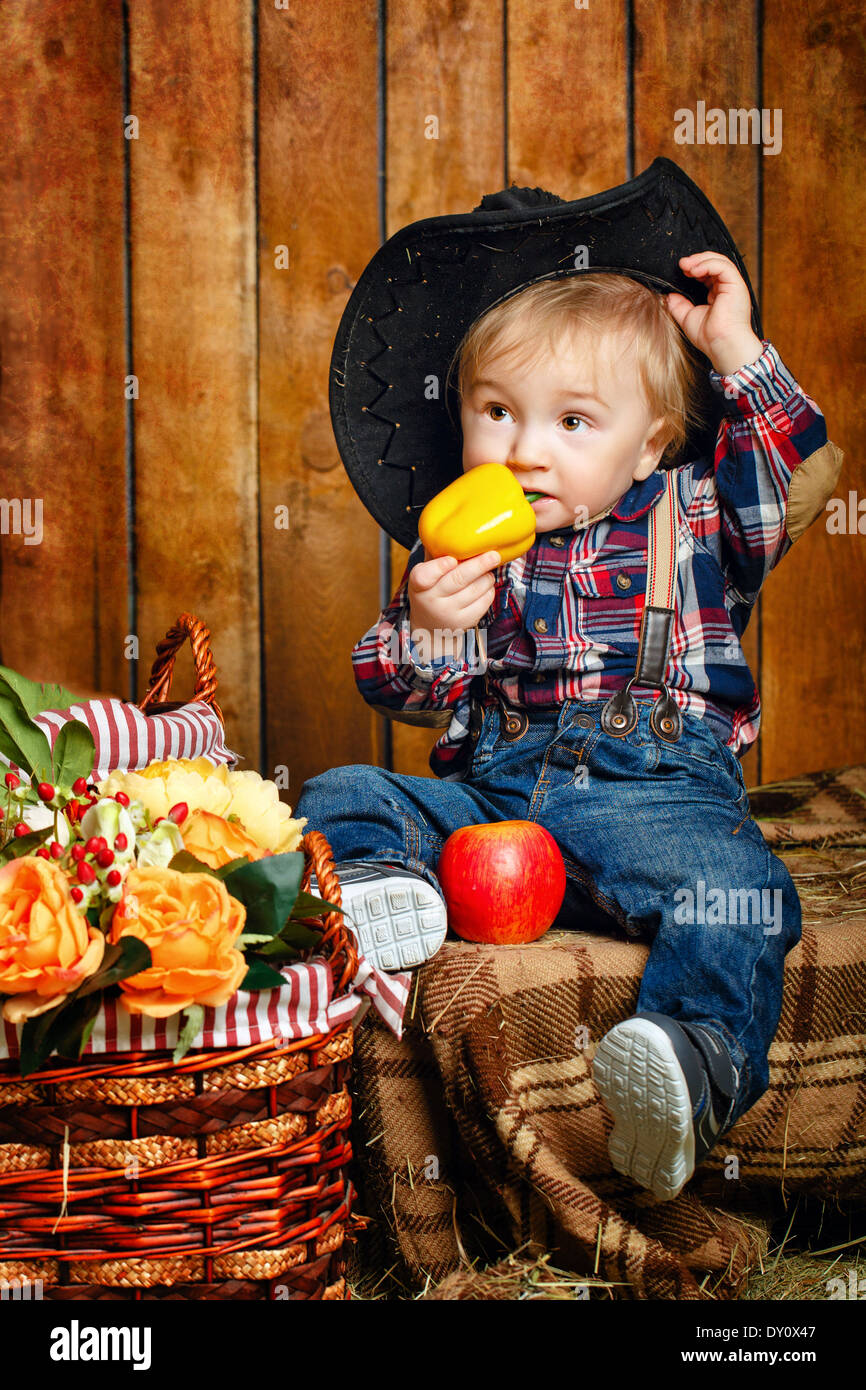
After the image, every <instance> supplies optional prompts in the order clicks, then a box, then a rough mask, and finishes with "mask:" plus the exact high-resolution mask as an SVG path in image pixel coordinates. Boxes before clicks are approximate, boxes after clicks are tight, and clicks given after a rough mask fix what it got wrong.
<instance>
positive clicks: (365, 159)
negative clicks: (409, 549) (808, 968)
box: [0, 0, 866, 803]
mask: <svg viewBox="0 0 866 1390" xmlns="http://www.w3.org/2000/svg"><path fill="white" fill-rule="evenodd" d="M859 10H860V7H859V6H858V4H857V3H856V0H836V3H834V4H833V5H832V6H831V5H830V4H829V3H821V0H818V3H814V4H812V5H810V6H809V8H808V12H802V11H795V12H793V13H792V12H791V10H790V7H783V6H782V5H781V4H780V3H779V0H763V3H762V5H760V6H756V5H755V4H753V3H752V0H733V2H732V3H731V4H730V5H726V6H723V7H720V6H708V5H706V4H705V3H703V0H676V3H673V0H671V3H663V4H652V3H650V2H649V0H629V3H619V4H614V5H601V4H598V3H596V0H585V2H584V3H583V4H579V3H575V0H356V3H353V4H351V5H350V4H348V3H346V2H345V0H317V3H316V4H315V5H313V4H302V3H300V0H276V3H272V0H259V3H256V0H227V2H226V3H225V4H221V5H219V6H199V5H193V4H192V3H191V0H150V2H149V3H148V4H147V5H129V6H126V7H124V6H123V5H122V4H121V3H120V0H93V3H92V4H91V5H90V6H89V7H88V13H87V15H86V16H85V15H82V14H79V13H77V11H76V7H74V6H69V5H65V4H62V3H60V0H46V3H43V4H40V5H38V6H36V5H33V4H29V3H26V0H9V2H8V3H7V4H6V5H5V6H4V7H3V18H2V28H3V58H2V65H3V73H2V76H3V81H2V84H0V112H2V129H3V131H4V142H3V148H2V151H0V169H2V181H3V198H2V208H0V219H2V220H0V276H2V284H3V300H4V305H3V312H2V322H0V335H2V336H0V351H2V368H3V376H2V387H0V448H2V453H0V496H2V497H4V498H6V499H10V498H22V497H29V498H32V499H37V498H38V499H41V502H42V505H43V515H44V527H43V533H44V534H43V540H42V543H41V544H40V545H27V544H25V543H24V538H23V537H22V536H20V535H14V534H8V535H5V534H4V535H2V536H0V661H2V662H4V663H6V664H8V665H11V666H13V667H16V668H18V669H20V670H23V671H25V672H27V673H28V674H33V675H40V676H50V677H52V678H54V679H58V680H61V681H64V682H65V683H67V684H69V685H70V686H72V687H73V688H77V689H90V690H101V691H114V692H116V693H118V694H121V695H124V696H127V695H135V694H136V693H137V694H138V695H140V694H141V693H142V691H143V688H144V682H145V678H146V672H147V666H148V664H149V660H150V655H151V653H152V649H153V646H154V644H155V642H156V641H157V639H158V638H159V636H160V635H161V634H162V632H163V631H164V630H165V628H166V627H167V626H168V625H169V624H170V623H171V622H172V621H173V619H174V617H175V616H176V614H177V613H178V612H179V611H181V610H182V609H184V608H189V609H192V610H193V611H199V612H200V613H201V615H202V616H203V617H204V618H205V619H206V620H207V621H208V622H209V623H210V625H211V627H212V629H213V632H214V647H215V654H216V659H217V663H218V666H219V670H220V675H221V685H220V699H221V703H222V705H223V709H224V710H225V711H226V714H227V719H228V732H229V739H230V741H231V742H232V744H233V745H234V746H235V747H236V748H237V749H238V750H239V751H241V752H243V753H244V754H245V756H246V759H247V765H248V766H254V767H259V768H260V769H261V770H262V771H263V772H264V773H265V774H266V775H270V776H275V775H276V776H277V777H278V780H281V782H283V783H285V782H286V781H287V782H288V788H287V792H286V793H284V794H286V795H287V797H288V799H289V800H290V801H291V802H292V803H294V802H295V801H296V800H297V797H298V794H299V792H300V789H301V786H302V784H303V782H304V780H305V779H306V778H307V777H309V776H312V775H314V774H315V773H316V772H319V771H322V770H323V769H324V768H326V767H328V766H333V765H340V764H344V763H351V762H390V764H391V765H392V766H394V767H395V768H397V769H398V770H401V771H407V772H414V773H419V774H421V775H429V768H428V764H427V758H428V754H429V749H430V747H431V745H432V743H433V741H434V739H435V737H436V734H435V732H432V731H425V730H418V729H410V728H408V727H407V726H405V725H400V724H394V725H391V726H389V727H388V731H387V733H386V726H385V723H384V721H383V720H382V719H381V717H380V716H378V715H375V714H373V713H372V712H371V711H370V710H369V708H368V707H367V706H366V705H365V704H364V703H363V701H361V699H360V697H359V696H358V695H357V693H356V691H355V685H354V680H353V677H352V670H351V663H350V659H349V653H350V650H351V647H352V645H353V643H354V642H355V641H356V640H357V639H358V637H359V636H360V635H361V633H362V632H363V631H364V630H365V629H366V628H367V627H368V626H369V625H370V623H372V622H373V620H374V619H375V617H376V614H377V612H378V611H379V608H380V605H381V599H382V595H383V592H384V593H385V595H386V596H387V594H390V593H391V592H392V591H393V589H394V588H395V587H396V584H397V582H398V580H399V578H400V576H401V574H402V572H403V569H404V566H405V562H406V551H405V550H403V549H402V548H401V547H399V546H397V545H396V544H394V543H389V544H388V545H386V546H385V547H383V546H382V536H381V532H380V531H379V528H378V527H377V526H376V524H375V523H374V522H373V520H372V519H371V518H370V517H369V515H368V514H367V513H366V511H365V510H364V508H363V507H362V505H361V504H360V502H359V500H358V498H357V497H356V496H355V494H354V492H353V490H352V488H351V485H350V484H349V482H348V479H347V477H346V475H345V473H344V471H343V469H342V467H341V466H340V463H339V459H338V456H337V452H336V448H335V445H334V441H333V436H332V433H331V430H330V422H329V417H328V405H327V372H328V362H329V357H330V350H331V344H332V341H333V337H334V333H335V331H336V327H337V323H338V322H339V318H340V314H341V312H342V310H343V307H344V305H345V303H346V301H347V299H348V296H349V294H350V292H351V288H352V286H353V284H354V283H355V281H356V280H357V277H358V276H359V274H360V273H361V271H362V269H363V267H364V265H365V264H366V262H367V261H368V259H369V258H370V256H371V255H372V254H373V252H374V250H375V249H376V246H377V245H378V244H379V242H380V240H381V238H382V236H383V235H389V234H391V233H392V232H394V231H395V230H397V228H399V227H400V226H402V225H404V224H405V223H406V222H408V221H412V220H415V219H417V218H420V217H426V216H431V215H436V214H439V213H445V212H453V211H458V210H464V209H468V208H470V207H472V206H474V205H475V204H476V203H477V202H478V201H479V200H480V198H481V196H482V194H483V193H485V192H490V191H493V190H495V189H498V188H501V187H503V186H504V185H505V184H506V183H508V182H512V181H513V182H515V183H518V184H529V185H533V186H534V185H540V186H542V187H547V188H550V189H551V190H553V191H554V192H557V193H559V194H560V195H561V196H563V197H565V198H576V197H580V196H583V195H586V194H590V193H593V192H595V191H598V190H599V189H602V188H606V187H610V186H612V185H613V184H616V183H619V182H622V181H624V180H625V179H626V178H628V177H630V176H631V175H632V174H634V173H637V172H640V170H642V169H643V168H645V167H646V166H647V165H648V164H649V163H650V162H651V160H652V159H653V158H654V157H655V156H656V155H657V154H666V155H668V156H670V157H671V158H673V159H675V160H676V161H677V162H678V163H679V164H681V165H682V166H683V167H684V168H685V169H686V171H687V172H688V173H689V174H690V175H691V176H692V177H694V178H695V179H696V181H697V182H698V183H699V184H700V185H701V186H702V187H704V188H705V189H706V191H707V193H708V195H709V197H710V198H711V199H712V200H713V201H714V202H715V203H716V205H717V206H718V207H719V209H720V211H721V212H722V214H723V216H724V217H725V219H726V221H727V222H728V224H729V226H730V227H731V230H732V232H733V234H734V236H735V238H736V239H737V241H738V244H739V245H740V247H741V249H742V250H743V253H744V255H745V258H746V261H747V263H748V265H749V267H750V270H751V272H752V275H753V280H754V283H755V285H756V288H757V289H758V293H759V297H760V298H761V301H762V308H763V313H764V323H765V332H766V333H767V335H768V336H769V337H770V338H771V339H772V340H773V341H774V342H776V343H777V344H778V346H779V348H780V351H781V353H782V356H783V359H784V360H785V361H786V363H787V364H788V365H789V366H790V367H791V369H792V370H793V371H794V374H795V375H796V376H798V377H800V378H801V379H802V381H803V384H804V385H805V387H806V389H807V390H808V391H809V393H810V394H811V395H813V396H814V398H815V399H816V400H817V401H818V403H819V404H820V405H821V406H822V408H823V409H824V411H825V413H826V414H827V416H828V421H829V424H830V433H831V438H833V439H834V440H835V442H836V443H838V444H839V445H840V447H842V448H843V449H844V450H845V453H846V456H847V463H846V469H845V472H844V473H843V477H842V479H841V480H840V484H839V487H838V489H837V492H838V493H839V495H840V496H844V497H845V498H846V499H847V496H848V492H849V490H850V491H853V492H854V493H855V503H856V500H858V499H863V498H864V497H866V477H864V472H863V464H862V461H861V460H862V457H863V453H864V450H863V447H862V443H861V436H862V430H863V426H862V424H861V423H860V419H859V417H858V413H857V405H858V404H859V400H858V398H859V395H860V392H861V389H862V386H861V380H860V377H861V375H862V362H863V344H862V330H861V327H860V324H861V320H860V316H859V310H858V305H859V303H860V302H861V301H862V297H863V292H864V280H866V270H864V258H863V255H862V249H863V234H862V230H861V228H862V226H863V225H864V206H863V192H862V178H861V177H860V162H861V160H860V156H861V155H862V143H861V140H860V135H859V131H858V128H857V125H856V122H855V119H854V114H853V113H855V112H856V111H857V110H858V101H859V96H858V93H859V91H860V90H861V87H862V82H863V78H864V66H866V64H864V33H863V21H862V18H861V15H860V13H859ZM699 100H702V101H705V102H706V104H707V106H712V105H716V106H721V107H722V108H725V109H727V108H728V107H729V106H736V107H751V106H754V107H758V108H761V107H764V108H767V109H769V110H773V109H776V108H778V109H780V110H781V111H782V113H783V143H782V151H781V153H779V154H778V155H773V156H765V155H762V153H761V150H760V148H759V147H755V146H734V145H716V146H710V145H700V144H695V145H688V146H684V145H678V144H676V143H675V140H674V128H675V121H674V112H675V111H676V110H677V109H679V108H683V107H688V108H691V109H693V110H694V109H695V106H696V103H697V102H698V101H699ZM129 114H134V115H135V116H136V118H137V120H138V130H137V138H136V139H124V118H125V117H127V116H128V115H129ZM430 116H436V117H437V120H438V131H437V137H438V138H430V132H431V125H430V122H429V121H428V117H430ZM281 248H284V250H283V251H281ZM128 373H133V374H134V376H135V378H136V381H137V392H138V394H137V397H136V398H135V399H134V400H133V401H132V402H131V404H130V402H128V401H127V400H126V397H125V390H124V380H125V377H126V376H127V374H128ZM864 510H866V508H864ZM864 525H866V522H864ZM385 556H387V557H388V564H387V565H386V566H384V567H383V560H384V558H385ZM864 581H866V544H864V539H863V536H862V535H861V534H857V533H856V532H854V533H851V532H848V533H843V534H838V535H837V534H831V533H830V532H829V531H828V530H827V527H826V525H824V524H823V521H822V520H819V521H818V522H817V523H816V524H815V525H814V526H813V527H812V529H811V530H810V531H809V532H808V534H807V535H806V536H805V537H804V538H803V539H802V540H801V541H800V542H798V544H797V546H795V547H794V550H793V551H792V553H791V555H790V556H789V557H787V558H786V560H785V562H784V566H783V567H780V569H779V570H778V571H776V572H775V573H774V574H773V575H771V576H770V579H769V581H768V583H767V585H766V588H765V590H764V593H763V595H762V598H761V600H760V604H759V608H758V610H757V612H756V615H755V617H754V618H753V621H752V623H751V625H750V628H749V631H748V633H747V655H748V657H749V660H750V663H751V664H752V668H753V670H754V672H755V674H756V677H757V678H758V681H759V685H760V687H761V690H762V694H763V699H764V723H763V729H762V735H761V739H760V741H759V745H758V749H757V750H753V751H752V752H751V753H750V754H749V755H748V757H747V760H746V768H747V775H748V778H749V781H750V782H751V783H755V782H757V781H768V780H771V779H776V778H781V777H785V776H790V775H792V774H794V773H796V772H797V771H799V770H809V769H817V768H821V767H831V766H838V765H840V764H843V763H847V762H853V761H858V760H862V759H863V758H864V757H866V739H864V733H866V695H864V687H863V679H862V677H863V665H864V661H863V657H864V630H866V582H864ZM130 634H132V635H134V636H135V637H137V639H138V642H139V646H140V652H141V660H140V662H139V663H138V665H136V663H135V662H134V661H133V662H131V661H130V660H129V659H128V654H129V651H130V644H129V641H128V638H129V636H130ZM179 672H180V668H179ZM189 689H190V683H189V673H188V671H187V672H186V673H184V674H183V675H181V674H179V678H178V684H177V691H176V693H179V694H186V693H189Z"/></svg>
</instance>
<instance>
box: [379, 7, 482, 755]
mask: <svg viewBox="0 0 866 1390" xmlns="http://www.w3.org/2000/svg"><path fill="white" fill-rule="evenodd" d="M502 25H503V20H502V0H496V2H495V3H490V0H464V3H462V4H461V5H460V6H459V11H458V7H456V6H455V5H454V4H453V0H428V3H426V4H424V5H423V6H421V5H418V4H416V3H413V2H412V0H392V2H391V3H389V5H388V33H387V74H388V76H387V113H388V136H387V140H388V149H387V230H388V235H389V236H390V235H392V234H393V233H394V232H396V231H398V230H399V228H400V227H403V226H405V225H406V224H407V223H409V222H414V221H417V220H418V219H419V218H421V217H435V216H439V215H441V214H444V213H449V212H466V211H469V210H470V209H471V208H473V207H475V206H476V205H477V204H478V203H479V202H480V201H481V199H482V197H483V195H484V194H485V193H493V192H495V191H496V190H497V189H499V188H501V187H502V186H503V184H504V182H505V171H504V166H503V148H504V145H503V140H504V125H505V112H504V92H503V78H502V33H503V28H502ZM431 118H433V119H432V120H431ZM433 132H435V136H434V135H433ZM407 556H408V552H407V551H406V550H405V549H404V548H403V547H402V546H399V545H397V544H396V542H392V543H391V574H392V580H393V582H392V584H391V589H392V591H393V590H394V589H396V587H397V584H398V583H399V581H400V578H401V576H402V574H403V570H404V569H405V567H406V559H407ZM441 733H442V730H441V729H436V730H430V729H414V728H411V727H410V726H408V725H406V724H398V723H393V724H392V750H393V766H394V769H395V770H396V771H398V772H408V773H413V774H415V775H416V776H422V777H423V776H427V777H430V776H432V773H431V771H430V765H429V756H430V749H431V748H432V746H433V744H434V743H435V742H436V740H437V739H438V738H439V737H440V736H441Z"/></svg>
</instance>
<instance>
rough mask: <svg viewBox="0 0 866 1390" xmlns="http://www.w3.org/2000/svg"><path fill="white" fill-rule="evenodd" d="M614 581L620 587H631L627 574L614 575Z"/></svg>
mask: <svg viewBox="0 0 866 1390" xmlns="http://www.w3.org/2000/svg"><path fill="white" fill-rule="evenodd" d="M616 582H617V585H618V587H619V588H620V589H630V588H631V578H630V576H629V575H627V574H618V575H617V577H616Z"/></svg>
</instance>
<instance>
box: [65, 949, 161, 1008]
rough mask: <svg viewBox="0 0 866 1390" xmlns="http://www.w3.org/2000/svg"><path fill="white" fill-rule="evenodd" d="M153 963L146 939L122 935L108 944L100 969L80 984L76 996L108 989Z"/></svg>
mask: <svg viewBox="0 0 866 1390" xmlns="http://www.w3.org/2000/svg"><path fill="white" fill-rule="evenodd" d="M152 964H153V957H152V956H151V954H150V947H149V946H148V945H147V944H146V943H145V942H144V941H139V939H138V937H137V936H122V937H121V938H120V940H119V941H118V942H116V943H115V944H114V945H113V946H106V948H105V954H104V956H103V957H102V964H101V965H100V967H99V970H98V971H97V973H96V974H95V975H89V976H88V978H87V979H86V980H85V981H84V984H82V985H79V987H78V989H77V990H76V991H75V998H76V999H83V998H84V996H85V995H87V994H94V993H95V992H96V991H97V990H102V989H107V988H108V986H109V985H116V984H117V983H118V982H119V981H120V980H125V979H126V978H127V976H128V975H137V974H138V972H139V971H140V970H148V969H149V968H150V966H151V965H152Z"/></svg>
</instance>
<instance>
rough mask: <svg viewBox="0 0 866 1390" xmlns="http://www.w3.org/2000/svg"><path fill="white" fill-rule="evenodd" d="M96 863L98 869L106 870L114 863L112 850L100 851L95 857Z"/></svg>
mask: <svg viewBox="0 0 866 1390" xmlns="http://www.w3.org/2000/svg"><path fill="white" fill-rule="evenodd" d="M96 862H97V864H98V865H99V867H100V869H107V868H109V867H110V866H111V865H112V864H113V863H114V850H113V849H107V848H106V849H101V850H100V851H99V853H98V854H97V856H96Z"/></svg>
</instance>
